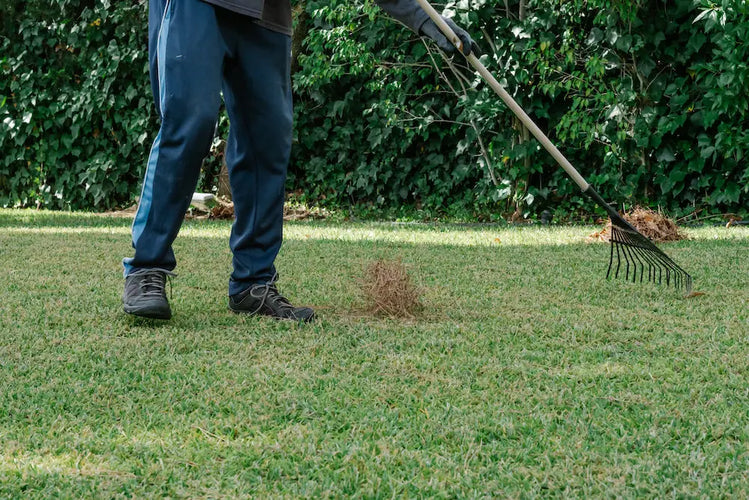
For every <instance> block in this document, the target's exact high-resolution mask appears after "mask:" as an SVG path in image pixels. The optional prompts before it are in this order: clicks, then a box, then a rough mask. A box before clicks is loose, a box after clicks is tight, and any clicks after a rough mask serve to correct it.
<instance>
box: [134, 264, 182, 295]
mask: <svg viewBox="0 0 749 500" xmlns="http://www.w3.org/2000/svg"><path fill="white" fill-rule="evenodd" d="M162 273H163V274H162ZM130 276H143V279H142V280H141V281H140V283H139V284H140V288H141V290H142V291H143V297H161V296H162V295H164V294H165V293H166V282H167V280H168V281H169V285H170V286H169V291H170V296H171V291H172V287H171V284H172V277H173V276H177V275H176V274H175V273H173V272H172V271H168V270H166V269H161V268H153V269H139V270H137V271H134V272H132V273H130Z"/></svg>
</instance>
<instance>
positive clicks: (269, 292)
mask: <svg viewBox="0 0 749 500" xmlns="http://www.w3.org/2000/svg"><path fill="white" fill-rule="evenodd" d="M276 279H278V274H276V275H275V276H273V278H271V280H270V281H268V282H267V283H265V284H264V285H254V286H253V287H252V288H250V291H249V294H250V296H252V297H253V298H255V299H260V305H259V306H258V307H257V309H255V310H254V311H252V314H257V313H258V312H260V310H261V309H262V308H263V306H264V305H265V301H266V300H269V301H271V302H273V303H274V304H277V305H278V306H280V307H279V308H280V309H291V310H292V311H293V310H294V306H292V305H291V302H289V299H287V298H286V297H284V296H283V295H281V293H280V292H279V291H278V288H276ZM256 292H260V293H256Z"/></svg>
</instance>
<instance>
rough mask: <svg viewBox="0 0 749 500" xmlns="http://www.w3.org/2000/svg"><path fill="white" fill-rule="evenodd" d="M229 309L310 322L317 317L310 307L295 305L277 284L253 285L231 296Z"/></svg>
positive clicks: (242, 312)
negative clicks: (280, 291) (281, 292)
mask: <svg viewBox="0 0 749 500" xmlns="http://www.w3.org/2000/svg"><path fill="white" fill-rule="evenodd" d="M229 309H231V310H232V311H234V312H235V313H239V314H250V315H257V314H262V315H264V316H270V317H272V318H276V319H288V320H292V321H301V322H305V323H308V322H310V321H312V320H314V319H315V311H313V310H312V309H310V308H309V307H294V306H292V305H291V303H290V302H289V300H288V299H287V298H286V297H284V296H283V295H281V294H280V293H279V291H278V288H276V285H274V284H272V283H269V284H266V285H252V286H251V287H250V288H248V289H247V290H245V291H244V292H242V293H238V294H236V295H232V296H231V297H229Z"/></svg>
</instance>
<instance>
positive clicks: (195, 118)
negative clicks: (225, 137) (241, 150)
mask: <svg viewBox="0 0 749 500" xmlns="http://www.w3.org/2000/svg"><path fill="white" fill-rule="evenodd" d="M149 8H150V12H149V60H150V62H151V77H152V78H151V79H152V84H153V91H154V99H155V101H156V107H157V109H158V111H159V115H160V118H161V127H160V130H159V133H158V135H157V137H156V139H155V141H154V143H153V146H152V148H151V152H150V155H149V158H148V164H147V167H146V174H145V179H144V181H143V187H142V191H141V196H140V201H139V204H138V211H137V212H136V215H135V220H134V221H133V228H132V242H133V248H134V249H135V255H134V256H133V257H131V258H126V259H124V260H123V265H124V268H125V269H124V271H125V277H126V283H125V293H124V295H123V302H124V309H125V311H126V312H128V313H131V314H136V315H140V316H147V317H157V318H164V319H165V318H168V317H170V316H171V310H170V309H169V305H168V302H167V300H166V294H165V292H164V289H163V285H164V280H165V277H166V274H168V272H170V271H172V270H173V269H174V268H175V266H176V260H175V257H174V252H173V251H172V243H173V241H174V239H175V237H176V236H177V233H178V232H179V228H180V226H181V224H182V220H183V218H184V214H185V211H186V210H187V208H188V207H189V204H190V200H191V198H192V193H193V191H194V190H195V185H196V184H197V180H198V176H199V174H200V166H201V164H202V161H203V158H204V157H205V156H206V154H207V153H208V151H209V148H210V143H211V139H212V137H213V131H214V126H215V123H216V116H217V115H218V109H219V105H220V88H221V80H222V72H223V60H224V55H225V53H226V45H225V43H224V41H223V37H222V35H221V32H220V29H219V25H218V22H217V19H216V14H215V8H214V7H213V6H211V5H209V4H206V3H204V2H202V1H201V0H151V1H150V4H149Z"/></svg>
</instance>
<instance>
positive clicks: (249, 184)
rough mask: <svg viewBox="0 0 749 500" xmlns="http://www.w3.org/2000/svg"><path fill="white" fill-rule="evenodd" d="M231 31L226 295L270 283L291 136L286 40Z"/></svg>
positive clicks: (247, 26) (247, 27)
mask: <svg viewBox="0 0 749 500" xmlns="http://www.w3.org/2000/svg"><path fill="white" fill-rule="evenodd" d="M234 28H235V29H234V30H233V31H234V33H235V36H236V40H237V48H236V55H235V58H234V59H232V60H231V61H227V66H226V69H225V72H224V100H225V102H226V108H227V111H228V114H229V122H230V124H231V126H230V127H231V129H230V133H229V138H228V141H227V148H226V162H227V167H228V170H229V180H230V183H231V189H232V199H233V201H234V213H235V217H236V219H235V222H234V225H233V227H232V234H231V239H230V246H231V249H232V252H233V267H234V271H233V273H232V275H231V280H230V282H229V295H235V294H238V293H240V292H242V291H244V290H246V289H247V288H248V287H249V286H250V285H252V284H257V283H269V282H271V281H272V280H273V278H274V276H275V272H276V271H275V267H274V265H273V262H274V261H275V259H276V255H277V254H278V251H279V249H280V248H281V241H282V226H283V204H284V187H285V182H286V170H287V166H288V163H289V154H290V151H291V137H292V104H291V85H290V75H289V64H290V50H291V46H290V43H291V39H290V37H289V36H287V35H283V34H281V33H276V32H274V31H271V30H268V29H265V28H262V27H260V26H258V25H256V24H255V23H252V22H247V23H244V25H241V26H239V25H238V26H235V27H234Z"/></svg>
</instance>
